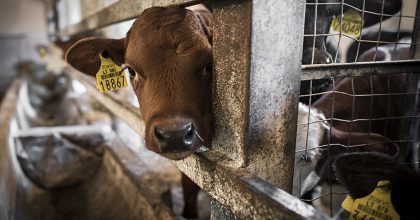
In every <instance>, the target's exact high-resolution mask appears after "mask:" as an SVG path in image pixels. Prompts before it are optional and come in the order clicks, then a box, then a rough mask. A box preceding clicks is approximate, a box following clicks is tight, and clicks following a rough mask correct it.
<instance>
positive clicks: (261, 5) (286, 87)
mask: <svg viewBox="0 0 420 220" xmlns="http://www.w3.org/2000/svg"><path fill="white" fill-rule="evenodd" d="M304 7H305V1H303V0H300V1H294V0H286V1H276V0H266V1H257V0H245V1H244V0H242V1H239V0H233V1H216V2H215V6H214V17H215V21H214V38H213V53H214V64H215V74H214V84H213V95H214V96H213V97H214V105H213V107H214V117H215V128H216V129H215V137H214V139H213V150H214V151H217V152H220V153H221V154H223V155H224V156H225V157H227V158H230V159H231V160H233V161H235V164H233V165H240V166H242V167H245V168H246V169H247V170H249V171H251V172H252V173H254V174H256V175H257V176H259V177H261V178H263V179H264V180H266V181H268V182H270V183H271V184H274V185H276V186H278V187H280V188H282V189H284V190H286V191H290V189H291V185H292V176H293V158H294V146H295V137H296V121H297V107H298V96H299V85H300V78H301V58H302V47H303V43H302V42H303V25H304V11H305V9H304ZM285 9H287V10H285ZM291 30H293V31H291ZM251 42H252V44H251Z"/></svg>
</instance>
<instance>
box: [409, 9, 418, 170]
mask: <svg viewBox="0 0 420 220" xmlns="http://www.w3.org/2000/svg"><path fill="white" fill-rule="evenodd" d="M412 43H413V46H412V47H413V53H412V54H411V58H412V59H420V45H419V43H420V1H417V9H416V14H415V18H414V29H413V40H412ZM418 91H420V80H419V73H415V74H411V79H410V85H409V91H408V92H410V93H411V92H413V93H415V92H418ZM413 101H414V103H411V104H410V105H409V107H410V109H409V112H408V113H410V115H418V114H419V111H420V95H418V94H417V95H415V98H414V100H413V99H412V102H413ZM410 110H411V111H410ZM407 127H408V131H407V132H408V133H407V134H408V135H409V137H410V140H415V141H414V142H412V143H409V144H408V147H409V148H410V149H411V152H410V153H411V157H412V158H411V161H412V162H413V165H412V167H413V168H414V169H415V170H417V171H418V170H419V169H420V168H419V160H420V143H419V138H420V135H419V131H420V120H419V119H418V118H417V120H416V121H414V123H412V124H410V125H409V126H407Z"/></svg>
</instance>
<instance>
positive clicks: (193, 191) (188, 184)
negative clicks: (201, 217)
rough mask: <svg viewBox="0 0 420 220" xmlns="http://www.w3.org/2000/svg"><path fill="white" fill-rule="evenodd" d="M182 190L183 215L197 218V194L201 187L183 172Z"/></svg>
mask: <svg viewBox="0 0 420 220" xmlns="http://www.w3.org/2000/svg"><path fill="white" fill-rule="evenodd" d="M182 190H183V194H184V211H183V213H182V215H183V216H184V217H185V218H197V217H198V213H197V196H198V192H199V191H200V187H198V185H197V184H195V183H194V182H193V181H192V180H191V179H190V178H189V177H188V176H186V175H185V174H182Z"/></svg>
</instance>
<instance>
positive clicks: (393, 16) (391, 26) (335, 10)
mask: <svg viewBox="0 0 420 220" xmlns="http://www.w3.org/2000/svg"><path fill="white" fill-rule="evenodd" d="M306 2H307V3H306V9H307V10H306V14H305V16H306V19H305V35H304V52H303V64H304V65H311V64H325V63H353V62H361V61H372V62H374V61H378V60H387V61H389V60H409V59H410V57H412V53H413V48H414V45H415V43H413V42H412V35H413V33H414V31H415V30H413V29H414V23H415V22H416V21H418V20H419V19H420V18H419V17H418V16H416V11H415V10H416V6H417V2H418V1H417V0H370V1H367V0H346V1H344V0H308V1H306ZM417 44H418V43H417ZM384 47H385V48H384ZM401 51H404V53H402V52H401Z"/></svg>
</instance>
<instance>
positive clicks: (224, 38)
mask: <svg viewBox="0 0 420 220" xmlns="http://www.w3.org/2000/svg"><path fill="white" fill-rule="evenodd" d="M213 14H214V18H215V19H214V22H213V31H214V35H213V57H214V61H213V62H214V73H213V113H214V114H213V116H214V123H215V124H214V128H215V129H214V134H213V140H212V150H213V151H217V152H220V154H222V155H225V156H226V157H228V158H230V159H231V161H232V162H233V163H234V164H232V165H233V166H245V165H246V161H245V160H246V133H247V127H248V103H249V102H248V94H249V88H248V87H249V69H250V62H249V61H250V59H249V58H250V54H249V50H250V44H251V42H250V41H251V35H250V31H251V26H250V25H251V1H239V0H236V1H227V2H225V1H217V2H215V4H214V8H213ZM226 21H229V22H226Z"/></svg>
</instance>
